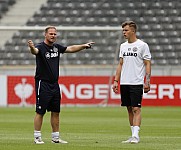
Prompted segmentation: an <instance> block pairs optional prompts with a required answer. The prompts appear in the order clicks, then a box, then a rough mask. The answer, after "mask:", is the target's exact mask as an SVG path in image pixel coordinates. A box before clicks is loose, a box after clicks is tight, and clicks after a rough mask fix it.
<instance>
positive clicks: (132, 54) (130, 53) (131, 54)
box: [123, 52, 138, 57]
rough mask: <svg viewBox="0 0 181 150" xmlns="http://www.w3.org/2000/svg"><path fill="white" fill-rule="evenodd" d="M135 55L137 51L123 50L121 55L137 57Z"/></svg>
mask: <svg viewBox="0 0 181 150" xmlns="http://www.w3.org/2000/svg"><path fill="white" fill-rule="evenodd" d="M137 55H138V54H137V53H132V52H127V53H126V52H124V53H123V56H124V57H125V56H134V57H137Z"/></svg>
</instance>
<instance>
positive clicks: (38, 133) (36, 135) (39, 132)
mask: <svg viewBox="0 0 181 150" xmlns="http://www.w3.org/2000/svg"><path fill="white" fill-rule="evenodd" d="M37 137H41V131H37V130H34V138H37Z"/></svg>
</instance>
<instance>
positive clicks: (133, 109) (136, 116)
mask: <svg viewBox="0 0 181 150" xmlns="http://www.w3.org/2000/svg"><path fill="white" fill-rule="evenodd" d="M122 28H123V36H124V37H125V39H127V41H126V42H124V43H122V44H121V46H120V53H119V57H120V61H119V64H118V66H117V69H116V75H115V79H114V84H113V87H112V89H113V91H114V92H115V93H117V92H118V82H119V81H120V90H121V105H122V106H126V107H127V110H128V116H129V123H130V127H131V131H132V136H131V137H130V138H129V139H128V140H126V141H122V143H135V144H137V143H139V142H140V137H139V130H140V125H141V102H142V96H143V91H144V93H147V92H149V91H150V77H151V54H150V50H149V46H148V44H147V43H145V42H143V41H142V40H140V39H138V38H137V36H136V30H137V25H136V23H135V22H133V21H126V22H124V23H123V24H122Z"/></svg>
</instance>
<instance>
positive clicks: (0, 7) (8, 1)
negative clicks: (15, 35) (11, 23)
mask: <svg viewBox="0 0 181 150" xmlns="http://www.w3.org/2000/svg"><path fill="white" fill-rule="evenodd" d="M14 3H15V0H1V1H0V18H1V17H2V16H3V15H4V14H5V13H6V12H7V11H8V10H9V7H10V6H12V5H13V4H14Z"/></svg>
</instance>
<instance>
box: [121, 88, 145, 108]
mask: <svg viewBox="0 0 181 150" xmlns="http://www.w3.org/2000/svg"><path fill="white" fill-rule="evenodd" d="M120 89H121V102H122V103H121V106H132V107H141V102H142V97H143V85H120Z"/></svg>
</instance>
